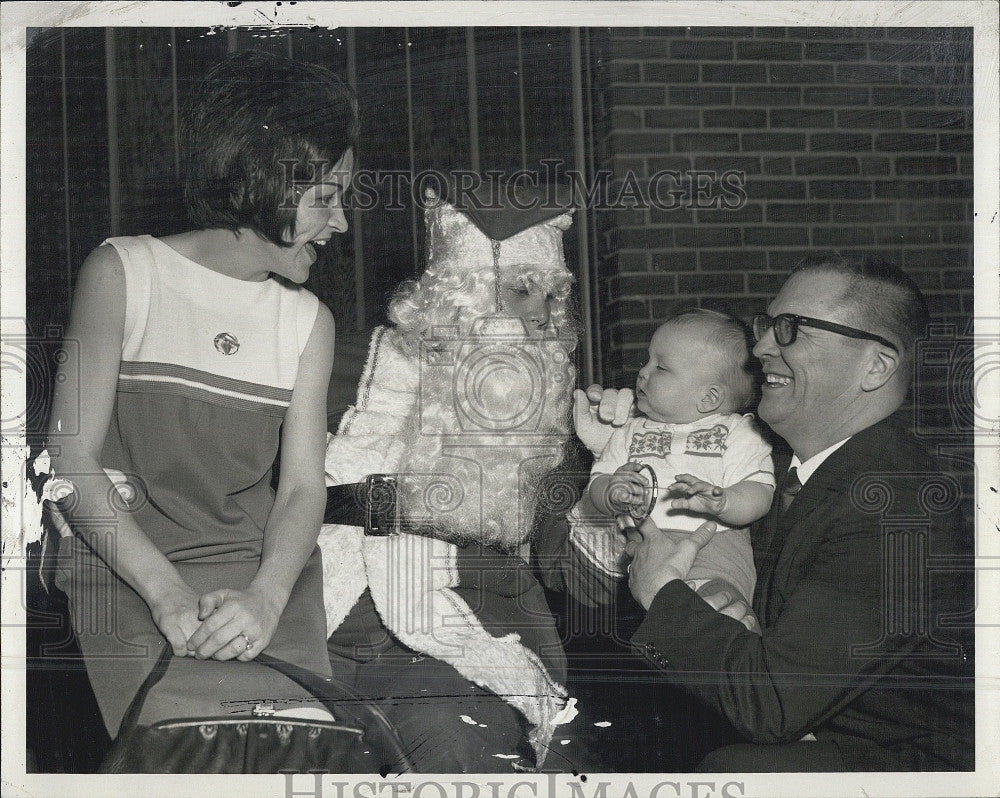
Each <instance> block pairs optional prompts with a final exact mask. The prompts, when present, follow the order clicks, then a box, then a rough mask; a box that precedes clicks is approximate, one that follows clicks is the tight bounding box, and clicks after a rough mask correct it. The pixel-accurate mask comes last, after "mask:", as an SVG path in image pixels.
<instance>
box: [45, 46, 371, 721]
mask: <svg viewBox="0 0 1000 798" xmlns="http://www.w3.org/2000/svg"><path fill="white" fill-rule="evenodd" d="M357 127H358V117H357V106H356V101H355V98H354V95H353V93H352V92H351V90H350V89H349V88H348V87H347V86H346V85H345V84H344V83H343V82H341V81H340V80H339V79H338V78H336V77H335V76H334V75H332V74H330V73H329V72H327V71H326V70H324V69H322V68H320V67H316V66H310V65H306V64H301V63H296V62H293V61H289V60H287V59H282V58H276V57H272V56H268V55H264V54H258V53H244V54H239V55H235V56H232V57H230V58H229V59H227V60H225V61H224V62H222V63H220V64H219V65H217V66H216V67H215V68H214V69H212V70H211V72H209V74H208V75H207V77H206V79H205V80H204V81H203V82H202V84H201V85H200V87H198V89H197V90H196V91H195V92H194V94H193V96H192V97H191V99H190V101H189V103H188V104H187V107H186V109H185V111H184V114H183V118H182V125H181V130H180V136H179V139H180V142H181V144H182V146H183V147H184V148H185V152H184V163H185V175H184V198H185V204H186V207H187V210H188V213H189V216H190V218H191V221H192V222H193V224H194V229H192V230H190V231H188V232H184V233H179V234H177V235H170V236H166V237H164V238H162V239H155V238H152V237H150V236H137V237H123V238H112V239H109V240H108V241H107V242H105V243H104V244H103V245H102V246H100V247H98V248H97V249H96V250H94V252H92V253H91V254H90V256H89V257H88V258H87V260H86V261H85V263H84V264H83V267H82V269H81V271H80V274H79V278H78V281H77V287H76V292H75V296H74V301H73V307H72V314H71V318H70V323H69V328H68V331H67V337H68V338H71V339H75V340H76V341H78V342H79V363H74V362H70V363H68V364H67V367H68V368H78V369H79V373H80V375H81V379H80V395H79V396H76V395H72V394H70V393H69V392H67V391H65V390H60V389H59V388H57V390H56V393H55V397H54V404H53V411H52V416H51V422H50V431H51V432H52V433H53V434H56V433H58V432H59V430H60V428H61V425H62V419H63V418H68V417H71V416H72V414H73V413H74V412H75V411H76V410H77V407H76V406H77V404H78V405H79V407H78V410H79V413H80V433H79V434H78V435H75V436H71V437H65V438H62V439H61V440H60V444H61V445H60V446H59V447H57V448H56V449H55V450H53V451H54V452H57V453H58V456H57V457H53V468H54V471H55V474H56V476H57V477H61V478H63V479H67V480H70V481H71V482H72V483H73V484H74V486H75V495H74V497H73V498H72V499H71V505H72V506H71V507H66V508H65V510H64V512H66V513H67V515H68V517H69V521H70V523H71V525H72V526H73V529H74V531H75V533H76V534H75V535H74V536H72V537H67V538H64V540H63V542H62V547H61V549H62V550H61V552H60V553H61V556H62V557H64V558H65V562H66V567H65V568H64V569H63V570H62V571H61V573H60V578H59V580H58V582H57V583H58V584H59V585H60V587H62V588H63V589H64V590H65V591H66V593H67V595H68V596H69V599H70V612H71V616H72V619H73V626H74V629H75V631H76V634H77V636H78V638H79V642H80V646H81V650H82V652H83V656H84V659H85V661H86V665H87V672H88V676H89V678H90V681H91V683H92V685H93V688H94V692H95V695H96V697H97V700H98V704H99V706H100V709H101V713H102V715H103V718H104V722H105V724H106V725H107V728H108V731H109V733H110V734H111V736H112V738H114V737H115V736H116V735H117V734H118V731H119V726H120V724H121V722H122V718H123V715H124V713H125V711H126V708H127V707H128V706H129V704H130V702H132V700H133V697H134V696H135V694H136V692H137V690H138V688H139V686H140V685H141V684H142V683H143V681H144V680H145V679H146V676H147V675H148V674H149V672H150V670H151V669H152V667H153V665H154V663H155V662H156V661H157V660H158V659H159V657H160V654H161V652H162V651H163V648H164V647H165V646H169V647H170V648H171V649H172V652H173V659H172V660H171V661H170V664H169V666H168V668H167V670H166V673H165V675H164V677H163V679H162V681H161V682H160V683H159V684H158V685H157V689H156V691H155V692H156V695H155V696H154V695H153V693H151V694H150V695H149V696H148V697H147V699H146V704H145V705H144V707H143V714H142V715H141V716H140V718H139V722H140V723H146V722H150V721H152V720H155V719H161V718H164V717H189V716H196V715H213V714H215V715H217V714H220V711H222V708H223V707H226V710H225V711H226V712H231V711H233V710H234V709H235V710H249V709H252V707H253V704H252V703H249V706H243V704H245V703H247V702H250V701H251V699H252V698H253V697H254V696H258V697H259V696H262V695H267V696H273V695H275V693H274V692H273V691H274V690H276V689H277V690H279V691H282V690H286V689H287V693H281V692H279V693H278V695H279V696H281V697H284V696H286V695H287V697H288V701H287V706H289V707H295V706H296V705H302V706H305V705H309V704H311V705H313V706H315V703H316V702H315V700H314V699H312V698H311V697H310V696H308V695H306V694H304V691H301V690H299V689H298V688H296V687H295V686H294V685H292V683H291V682H289V681H288V680H286V679H284V677H281V676H280V675H279V674H275V673H274V672H272V671H271V670H270V669H267V668H262V667H254V668H246V667H245V666H244V667H243V668H242V669H240V670H237V671H233V670H232V665H229V666H228V667H229V670H226V671H225V673H226V674H227V675H226V677H225V678H221V677H220V674H222V673H223V671H222V670H220V667H222V666H221V665H220V662H224V661H229V660H238V661H240V662H243V663H246V662H249V661H250V660H252V659H254V658H255V657H257V656H258V655H259V654H260V653H261V652H264V651H266V652H268V654H269V655H271V656H274V657H277V658H279V659H282V660H285V661H288V662H291V663H293V664H295V665H298V666H301V667H304V668H308V669H310V670H313V671H316V672H318V673H321V674H329V672H330V668H329V660H328V658H327V656H326V651H325V645H324V639H325V629H324V623H323V617H322V599H321V596H320V590H321V585H320V562H319V556H318V552H317V550H316V538H317V535H318V533H319V527H320V521H321V517H322V511H323V504H324V486H323V481H322V479H323V478H322V473H323V471H322V460H323V441H324V438H325V426H326V424H325V419H326V415H325V411H326V407H325V402H326V393H327V388H328V383H329V379H330V373H331V367H332V361H333V345H334V323H333V318H332V316H331V314H330V312H329V310H328V309H327V308H326V307H325V306H323V305H322V304H321V303H319V301H318V300H317V299H316V298H315V297H314V296H313V295H312V294H310V293H309V292H308V291H306V290H305V289H304V288H302V286H301V284H302V283H303V282H305V280H306V279H307V278H308V276H309V272H310V269H311V268H312V266H313V265H314V263H315V262H316V259H317V252H318V251H319V249H320V248H321V247H322V246H324V245H325V244H326V243H327V242H328V241H329V240H330V238H331V236H332V235H333V234H335V233H343V232H345V231H346V230H347V221H346V219H345V217H344V211H343V207H342V200H343V194H344V191H345V189H346V187H347V185H348V184H349V182H350V179H351V170H352V166H353V157H354V156H353V147H354V143H355V138H356V135H357ZM70 351H72V350H70ZM58 385H59V383H57V386H58ZM279 442H280V452H281V459H280V479H279V481H278V483H277V488H276V490H274V489H272V487H271V482H272V466H273V464H274V462H275V457H276V454H277V452H278V449H279ZM105 469H109V470H113V471H117V472H121V473H122V474H124V476H125V480H126V482H127V484H126V485H125V486H119V487H122V488H123V490H122V491H121V493H122V495H123V496H124V497H125V499H124V500H123V499H122V498H120V497H119V494H118V493H117V492H116V491H115V489H114V488H113V487H112V483H111V481H110V480H109V477H108V475H107V472H106V471H105ZM109 504H110V505H111V508H112V509H111V511H110V512H109ZM233 673H236V674H237V675H236V677H235V678H234V677H233V675H232V674H233ZM244 674H245V675H246V677H247V680H248V681H243V680H242V676H243V675H244ZM275 678H277V679H279V681H278V682H277V683H276V682H274V679H275ZM261 690H266V691H267V692H260V691H261ZM241 702H243V703H241Z"/></svg>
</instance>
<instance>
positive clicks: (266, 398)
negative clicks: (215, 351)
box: [118, 361, 292, 417]
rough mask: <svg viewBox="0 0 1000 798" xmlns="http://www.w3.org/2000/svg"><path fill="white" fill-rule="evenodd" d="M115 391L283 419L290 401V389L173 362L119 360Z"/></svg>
mask: <svg viewBox="0 0 1000 798" xmlns="http://www.w3.org/2000/svg"><path fill="white" fill-rule="evenodd" d="M118 390H119V391H121V392H124V393H159V394H169V395H171V396H181V397H185V398H188V399H193V400H195V401H201V402H207V403H209V404H213V405H217V406H219V407H225V408H229V409H232V410H249V411H253V412H258V413H265V414H266V415H270V416H279V417H281V416H284V414H285V411H286V410H287V409H288V406H289V405H290V404H291V401H292V391H291V389H289V388H276V387H274V386H273V385H261V384H259V383H255V382H246V381H244V380H236V379H232V378H231V377H222V376H220V375H218V374H212V373H211V372H208V371H202V370H200V369H194V368H190V367H188V366H179V365H177V364H174V363H155V362H137V361H122V364H121V368H120V369H119V372H118Z"/></svg>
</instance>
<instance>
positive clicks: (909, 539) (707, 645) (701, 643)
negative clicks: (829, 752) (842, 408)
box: [632, 417, 975, 770]
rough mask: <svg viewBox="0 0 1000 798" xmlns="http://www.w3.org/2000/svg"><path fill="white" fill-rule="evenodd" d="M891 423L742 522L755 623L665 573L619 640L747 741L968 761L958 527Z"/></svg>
mask: <svg viewBox="0 0 1000 798" xmlns="http://www.w3.org/2000/svg"><path fill="white" fill-rule="evenodd" d="M900 421H901V419H900V418H898V417H890V418H888V419H885V420H883V421H881V422H879V423H878V424H876V425H874V426H872V427H870V428H868V429H866V430H863V431H862V432H859V433H858V434H857V435H855V436H854V437H852V438H851V439H850V440H849V441H848V442H847V443H846V444H844V446H842V447H841V448H840V449H838V450H837V451H836V452H834V453H833V454H832V455H830V457H829V458H828V459H827V460H825V461H824V462H823V464H822V465H821V466H820V467H819V468H818V469H817V470H816V472H815V473H814V474H813V475H812V476H811V478H810V479H809V480H808V481H807V482H806V484H805V486H804V487H803V488H802V490H801V491H800V492H799V494H798V495H797V496H796V497H795V499H794V501H793V502H792V504H791V505H790V506H789V508H788V510H787V511H786V512H785V513H783V514H780V518H778V516H779V513H778V505H779V502H778V501H777V500H776V501H775V506H774V507H772V509H771V513H770V515H769V516H767V517H765V519H762V521H761V522H758V524H757V525H756V527H755V529H754V530H753V534H752V537H753V538H754V560H755V562H756V565H757V588H756V591H755V594H754V602H753V605H754V606H753V609H754V612H755V613H756V615H757V617H758V619H759V620H760V623H761V626H762V629H763V634H762V635H758V634H756V633H754V632H751V631H748V630H747V629H746V628H745V627H744V626H743V624H741V623H739V622H738V621H735V620H733V619H731V618H729V617H727V616H724V615H721V614H719V613H717V612H715V611H713V610H712V608H711V607H709V606H708V604H706V603H705V602H704V601H703V600H702V599H700V598H699V597H698V596H697V595H696V594H695V593H694V592H693V591H692V590H691V589H690V588H689V587H687V586H686V585H685V584H684V583H683V582H680V581H673V582H670V583H668V584H667V585H665V586H664V587H663V589H662V590H660V592H659V593H658V594H657V595H656V597H655V598H654V599H653V602H652V604H651V606H650V608H649V612H648V614H647V616H646V618H645V620H644V621H643V623H642V625H641V626H640V627H639V629H638V631H637V632H636V633H635V634H634V635H633V637H632V643H633V645H635V646H636V647H638V649H639V650H640V651H641V652H642V653H643V654H644V655H645V656H646V657H647V659H649V660H650V661H651V662H652V663H653V664H654V665H656V666H657V667H659V668H663V669H664V670H667V671H668V672H670V673H671V675H672V676H671V680H672V681H675V682H677V683H678V684H681V685H682V686H683V687H684V688H685V689H687V690H689V691H690V692H691V693H693V694H695V695H696V696H697V697H699V698H700V699H701V700H702V701H704V702H705V703H706V704H708V705H709V706H711V707H713V708H714V709H715V710H717V711H718V712H720V713H721V714H722V715H723V716H724V717H726V718H727V719H728V720H729V721H730V723H731V724H732V725H733V726H734V727H735V728H736V729H737V730H738V731H739V732H741V733H742V734H743V735H744V736H745V737H746V738H747V740H748V741H749V742H753V743H791V742H795V741H797V740H800V739H801V738H802V737H803V736H804V735H806V734H809V733H812V734H814V735H815V736H816V738H817V739H818V740H821V741H829V742H833V743H835V744H836V746H837V747H838V748H839V750H840V752H841V755H842V757H843V759H844V761H845V763H846V765H847V767H848V769H850V770H972V769H974V767H975V762H974V753H975V749H974V714H973V713H974V686H973V681H972V678H973V673H974V671H973V650H972V630H971V625H972V610H973V602H974V598H973V589H972V576H971V574H972V563H971V555H972V553H973V541H972V535H973V528H972V525H971V524H969V523H968V522H967V521H966V520H965V519H964V516H963V514H962V513H961V511H960V509H959V508H958V506H957V503H958V494H959V488H958V485H957V483H956V482H955V481H954V480H953V479H951V478H949V477H947V476H945V475H943V473H942V470H941V468H940V466H939V465H938V464H937V463H936V461H935V460H934V458H933V457H931V456H930V455H929V454H928V453H927V452H926V451H925V450H924V449H922V448H921V447H920V445H919V444H918V443H917V441H916V440H915V439H914V438H912V437H911V436H910V435H909V434H908V433H907V432H905V431H904V429H903V427H902V425H901V423H900ZM781 473H783V472H779V484H780V474H781Z"/></svg>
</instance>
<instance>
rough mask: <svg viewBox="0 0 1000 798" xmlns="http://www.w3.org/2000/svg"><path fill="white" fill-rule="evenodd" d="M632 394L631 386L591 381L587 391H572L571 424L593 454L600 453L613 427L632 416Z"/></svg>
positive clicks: (633, 396) (633, 397)
mask: <svg viewBox="0 0 1000 798" xmlns="http://www.w3.org/2000/svg"><path fill="white" fill-rule="evenodd" d="M634 403H635V394H634V393H633V392H632V389H631V388H622V389H620V390H615V389H614V388H607V389H605V388H601V386H600V385H597V384H594V385H591V386H590V387H589V388H587V390H586V391H581V390H580V389H577V390H575V391H573V426H574V427H575V428H576V437H578V438H579V439H580V441H581V442H582V443H583V445H584V446H586V447H587V448H588V449H590V451H592V452H593V453H594V454H595V455H599V454H600V453H601V452H602V451H603V450H604V447H605V446H607V444H608V440H610V438H611V433H612V432H614V430H615V427H620V426H622V425H623V424H625V422H626V421H628V420H629V418H631V417H632V416H633V415H634V411H633V405H634Z"/></svg>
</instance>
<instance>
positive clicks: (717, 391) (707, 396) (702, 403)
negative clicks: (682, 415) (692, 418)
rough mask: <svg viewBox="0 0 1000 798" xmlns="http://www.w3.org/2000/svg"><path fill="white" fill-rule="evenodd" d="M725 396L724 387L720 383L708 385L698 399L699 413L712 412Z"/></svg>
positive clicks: (719, 405)
mask: <svg viewBox="0 0 1000 798" xmlns="http://www.w3.org/2000/svg"><path fill="white" fill-rule="evenodd" d="M725 398H726V389H725V388H724V387H722V386H721V385H709V386H708V387H707V388H706V389H705V393H703V394H702V396H701V399H699V400H698V412H699V413H706V414H707V413H714V412H715V411H716V410H718V409H719V408H720V407H722V402H723V400H724V399H725Z"/></svg>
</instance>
